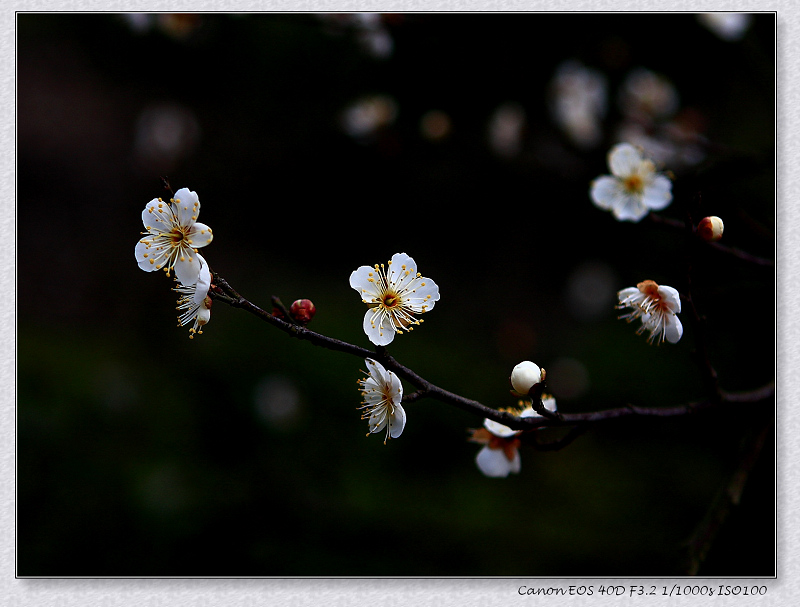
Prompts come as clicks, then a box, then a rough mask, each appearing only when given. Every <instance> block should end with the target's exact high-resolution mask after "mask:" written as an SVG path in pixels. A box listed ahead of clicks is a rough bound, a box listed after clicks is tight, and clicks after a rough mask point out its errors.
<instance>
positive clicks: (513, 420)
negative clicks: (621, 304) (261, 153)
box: [209, 273, 774, 430]
mask: <svg viewBox="0 0 800 607" xmlns="http://www.w3.org/2000/svg"><path fill="white" fill-rule="evenodd" d="M209 294H210V295H211V297H212V298H214V299H215V300H217V301H222V302H224V303H227V304H228V305H230V306H232V307H234V308H241V309H243V310H245V311H247V312H249V313H250V314H253V315H254V316H256V317H258V318H259V319H261V320H263V321H265V322H267V323H269V324H271V325H272V326H274V327H276V328H277V329H280V330H281V331H283V332H284V333H286V334H287V335H289V336H291V337H294V338H296V339H301V340H304V341H308V342H309V343H311V344H313V345H315V346H319V347H322V348H327V349H328V350H333V351H336V352H344V353H345V354H350V355H352V356H357V357H359V358H373V359H375V360H377V361H379V362H380V363H381V364H383V365H384V366H385V367H386V368H387V369H389V370H391V371H394V372H395V373H397V375H398V376H400V377H402V378H403V379H405V380H406V381H408V382H409V383H411V384H412V385H413V386H414V387H415V388H416V392H413V393H411V394H408V395H407V396H405V397H404V398H403V403H404V404H408V403H411V402H414V401H417V400H419V399H421V398H425V397H428V398H433V399H435V400H438V401H441V402H444V403H447V404H449V405H453V406H455V407H458V408H459V409H462V410H463V411H467V412H468V413H472V414H474V415H477V416H480V417H485V418H488V419H491V420H494V421H496V422H498V423H501V424H503V425H506V426H508V427H509V428H511V429H512V430H534V429H536V428H541V427H545V426H577V425H580V426H585V425H586V424H596V423H600V422H605V421H610V420H614V419H619V418H622V417H631V416H635V417H676V416H682V415H691V414H694V413H696V412H697V411H700V410H703V409H706V408H708V407H711V406H714V405H718V404H721V403H725V402H731V403H733V402H736V403H748V402H758V401H761V400H765V399H767V398H770V397H771V396H772V395H773V394H774V385H773V384H771V383H770V384H768V385H766V386H762V387H760V388H757V389H755V390H753V391H750V392H738V393H726V392H722V391H721V392H720V396H719V398H713V399H707V400H703V401H697V402H693V403H688V404H683V405H678V406H674V407H635V406H632V405H627V406H622V407H618V408H614V409H605V410H601V411H594V412H590V413H559V414H557V415H551V416H544V417H526V418H520V417H517V416H515V415H513V414H511V413H507V412H505V411H498V410H497V409H493V408H491V407H487V406H486V405H484V404H483V403H480V402H478V401H476V400H473V399H469V398H465V397H463V396H461V395H459V394H455V393H454V392H450V391H448V390H445V389H443V388H440V387H439V386H437V385H435V384H432V383H431V382H429V381H428V380H426V379H424V378H423V377H421V376H420V375H419V374H417V373H416V372H414V371H412V370H411V369H409V368H408V367H406V366H404V365H402V364H400V363H399V362H398V361H397V360H396V359H395V358H394V357H392V356H391V355H390V354H389V353H388V352H387V351H386V348H384V347H378V348H376V349H375V351H372V350H368V349H366V348H362V347H361V346H356V345H354V344H350V343H347V342H345V341H341V340H338V339H334V338H332V337H328V336H326V335H322V334H321V333H317V332H315V331H312V330H311V329H308V328H307V327H304V326H302V325H298V324H294V323H293V322H289V321H287V320H283V319H281V318H278V317H277V316H275V315H273V314H271V313H269V312H267V311H265V310H263V309H261V308H260V307H258V306H257V305H255V304H254V303H252V302H250V301H249V300H247V299H246V298H244V297H242V296H241V295H240V294H239V293H238V292H237V291H236V290H235V289H234V288H233V287H231V286H230V285H229V284H228V282H227V281H226V280H225V279H224V278H222V277H220V276H219V275H218V274H216V273H214V274H213V287H212V289H211V290H210V291H209Z"/></svg>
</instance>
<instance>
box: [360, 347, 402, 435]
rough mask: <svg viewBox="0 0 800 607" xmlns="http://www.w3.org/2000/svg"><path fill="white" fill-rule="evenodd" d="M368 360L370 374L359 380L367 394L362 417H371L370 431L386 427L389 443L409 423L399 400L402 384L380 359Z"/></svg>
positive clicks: (367, 418)
mask: <svg viewBox="0 0 800 607" xmlns="http://www.w3.org/2000/svg"><path fill="white" fill-rule="evenodd" d="M365 360H366V363H367V367H368V368H369V372H368V375H367V377H365V378H363V379H360V380H358V384H359V386H361V388H360V389H361V395H362V396H363V397H364V403H363V405H362V406H361V407H359V409H363V410H364V414H363V415H362V416H361V419H366V420H368V421H369V434H374V433H376V432H380V431H381V430H383V429H384V428H386V437H385V438H384V439H383V443H384V444H386V441H387V440H389V439H390V438H397V437H398V436H400V435H401V434H402V433H403V428H405V425H406V412H405V410H404V409H403V407H402V405H401V404H400V402H401V401H402V400H403V385H402V384H401V383H400V378H398V377H397V375H395V374H394V373H393V372H391V371H387V370H386V369H385V368H384V367H383V365H381V364H380V363H379V362H378V361H375V360H372V359H371V358H367V359H365ZM369 434H367V436H369Z"/></svg>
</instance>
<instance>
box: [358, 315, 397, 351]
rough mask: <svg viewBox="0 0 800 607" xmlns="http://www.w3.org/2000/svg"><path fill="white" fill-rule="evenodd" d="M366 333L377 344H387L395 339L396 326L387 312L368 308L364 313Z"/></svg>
mask: <svg viewBox="0 0 800 607" xmlns="http://www.w3.org/2000/svg"><path fill="white" fill-rule="evenodd" d="M364 333H366V334H367V337H368V338H369V340H370V341H371V342H372V343H373V344H375V345H376V346H386V345H388V344H390V343H392V341H394V335H395V333H394V327H392V324H391V323H390V322H389V319H388V317H387V316H386V315H385V314H380V313H376V312H375V310H373V309H370V310H367V313H366V314H364Z"/></svg>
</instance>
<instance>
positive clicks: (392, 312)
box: [350, 253, 439, 346]
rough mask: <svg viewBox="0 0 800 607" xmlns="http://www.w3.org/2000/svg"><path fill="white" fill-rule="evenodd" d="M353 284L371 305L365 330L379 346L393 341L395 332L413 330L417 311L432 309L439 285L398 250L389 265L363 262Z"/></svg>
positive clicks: (353, 277)
mask: <svg viewBox="0 0 800 607" xmlns="http://www.w3.org/2000/svg"><path fill="white" fill-rule="evenodd" d="M350 286H351V287H353V288H354V289H355V290H356V291H358V292H359V294H360V295H361V299H362V301H363V302H364V303H365V304H367V305H368V306H369V310H367V313H366V314H365V315H364V332H365V333H366V334H367V337H368V338H369V340H370V341H371V342H372V343H373V344H375V345H376V346H385V345H387V344H389V343H391V342H392V340H393V339H394V336H395V333H402V332H403V331H411V329H413V328H414V327H413V325H418V324H420V323H421V322H422V320H417V319H416V318H415V316H414V315H415V314H423V313H425V312H429V311H430V310H432V309H433V306H434V304H435V303H436V302H437V301H438V300H439V287H438V286H437V285H436V283H435V282H433V281H432V280H431V279H430V278H424V277H423V276H422V274H420V273H419V272H417V264H416V263H415V262H414V260H413V259H412V258H411V257H409V256H408V255H406V254H405V253H395V254H394V255H392V259H391V261H389V264H388V265H387V266H384V265H383V264H381V265H380V266H379V265H377V264H376V265H375V266H373V267H370V266H361V267H360V268H358V269H357V270H355V271H353V273H352V274H350Z"/></svg>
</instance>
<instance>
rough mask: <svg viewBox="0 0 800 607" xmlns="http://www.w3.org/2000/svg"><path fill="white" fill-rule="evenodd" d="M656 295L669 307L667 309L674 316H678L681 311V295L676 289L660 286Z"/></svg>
mask: <svg viewBox="0 0 800 607" xmlns="http://www.w3.org/2000/svg"><path fill="white" fill-rule="evenodd" d="M658 294H659V295H660V296H661V299H662V300H663V301H664V302H666V304H667V305H668V306H669V309H670V310H672V311H673V312H674V313H675V314H678V313H679V312H680V311H681V294H680V293H678V290H677V289H675V288H673V287H668V286H666V285H661V286H660V287H658Z"/></svg>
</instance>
